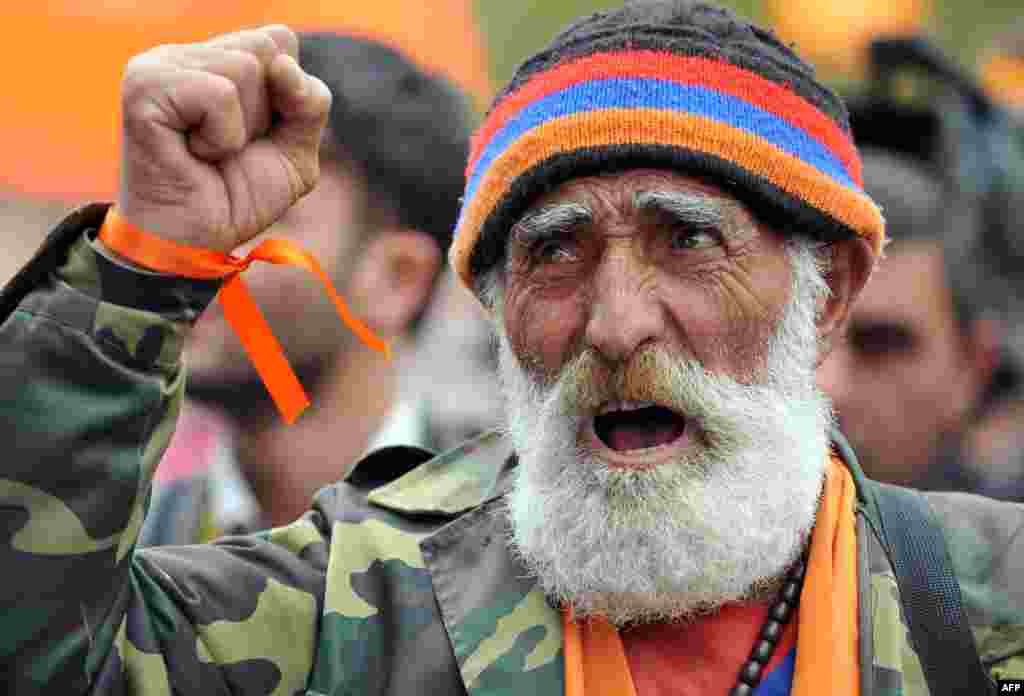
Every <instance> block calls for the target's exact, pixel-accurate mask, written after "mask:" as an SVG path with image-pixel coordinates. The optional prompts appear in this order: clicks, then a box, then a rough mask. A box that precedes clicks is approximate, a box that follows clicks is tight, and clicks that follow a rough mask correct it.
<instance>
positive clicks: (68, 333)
mask: <svg viewBox="0 0 1024 696" xmlns="http://www.w3.org/2000/svg"><path fill="white" fill-rule="evenodd" d="M103 212H104V210H103V208H102V207H96V208H95V209H93V210H91V211H89V210H86V211H85V212H84V213H81V212H80V213H78V214H76V216H73V223H72V227H74V226H75V225H77V226H78V229H70V230H69V229H67V226H68V224H69V223H68V222H65V224H64V225H63V227H64V228H65V229H63V230H61V228H58V230H57V231H56V232H55V233H54V234H53V235H51V238H50V240H49V241H48V242H47V246H46V247H44V249H43V250H41V252H40V253H39V254H38V255H37V257H36V259H34V260H33V261H32V262H31V263H30V264H29V266H28V267H26V269H23V271H22V272H21V273H20V274H19V276H18V277H16V278H15V279H14V281H12V283H11V284H9V285H8V287H7V288H6V289H5V290H4V294H3V296H0V310H2V311H3V313H2V314H0V394H2V395H3V396H2V397H0V442H2V443H4V445H5V447H6V448H7V449H6V452H5V456H3V457H0V567H2V568H4V571H5V572H4V578H3V580H2V581H0V615H2V616H3V617H4V621H3V624H4V628H3V631H2V632H0V692H2V693H12V694H19V695H22V694H24V695H29V694H35V693H46V694H58V693H59V694H81V693H86V692H88V693H92V694H147V695H148V694H171V693H172V692H173V693H204V694H206V693H208V694H227V693H246V694H274V695H284V694H293V693H294V692H296V691H297V690H301V689H302V688H303V685H304V683H305V680H306V679H307V677H308V673H309V670H310V666H311V664H312V660H313V653H314V644H315V640H314V637H315V631H316V623H317V617H318V616H319V610H318V607H319V605H320V604H322V597H323V583H324V574H325V568H326V546H327V544H326V535H325V534H324V533H322V530H323V528H324V526H323V525H322V524H319V523H318V518H317V517H316V515H315V514H314V513H310V515H309V516H308V517H307V518H305V519H303V520H300V521H299V522H296V523H295V524H293V525H291V526H289V527H286V528H283V529H280V530H275V531H272V532H268V533H265V534H263V535H260V536H255V537H251V538H237V539H227V540H224V541H222V542H220V543H218V544H214V545H208V546H195V547H182V548H177V549H174V548H170V549H156V550H150V551H145V552H141V551H140V552H139V553H135V544H136V539H137V536H138V533H139V529H140V525H141V522H142V520H143V517H144V515H145V511H146V508H147V504H148V501H149V496H150V480H151V477H152V474H153V470H154V468H155V467H156V464H157V462H158V461H159V459H160V456H161V454H162V453H163V451H164V449H165V447H166V446H167V443H168V441H169V439H170V436H171V433H172V432H173V429H174V423H175V419H176V416H177V412H178V409H179V405H180V403H181V399H182V394H183V389H184V370H183V368H182V364H181V359H180V353H181V348H182V341H183V338H184V336H185V332H186V331H187V330H188V328H189V326H190V324H191V323H192V322H193V321H194V320H195V319H196V317H197V316H198V315H199V313H200V312H201V311H202V309H203V308H204V307H205V306H206V304H207V303H209V302H210V301H211V300H212V298H213V296H214V294H215V292H216V290H217V286H216V284H215V283H209V282H205V283H204V282H196V281H189V280H185V279H177V278H170V277H167V276H161V275H157V274H147V273H140V272H136V271H133V270H130V269H127V268H124V267H122V266H119V265H118V264H116V263H114V262H112V261H110V260H109V259H107V258H106V257H104V256H103V255H102V254H100V253H98V252H97V251H96V250H95V249H94V248H93V246H92V244H91V243H90V242H89V241H88V238H87V235H85V234H83V233H84V232H86V231H87V229H88V228H89V226H90V223H91V224H92V225H93V226H95V225H98V223H99V221H100V220H101V219H102V214H103ZM12 444H13V449H11V445H12ZM172 685H173V686H172Z"/></svg>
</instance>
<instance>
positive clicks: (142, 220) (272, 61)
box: [118, 26, 331, 252]
mask: <svg viewBox="0 0 1024 696" xmlns="http://www.w3.org/2000/svg"><path fill="white" fill-rule="evenodd" d="M297 56H298V39H297V38H296V36H295V34H293V33H292V32H291V31H290V30H289V29H288V28H287V27H283V26H271V27H264V28H262V29H257V30H251V31H241V32H238V33H234V34H225V35H223V36H219V37H217V38H214V39H212V40H211V41H207V42H205V43H198V44H186V45H172V46H160V47H158V48H154V49H153V50H151V51H148V52H146V53H143V54H142V55H139V56H136V57H135V58H133V59H132V60H131V62H129V64H128V66H127V68H126V69H125V74H124V80H123V83H122V107H123V118H124V123H123V128H124V138H123V145H122V153H121V158H122V161H121V191H120V194H119V197H118V208H119V209H120V213H121V215H122V216H123V217H124V218H125V219H126V220H128V221H129V222H131V223H133V224H135V225H137V226H139V227H142V228H143V229H145V230H147V231H149V232H152V233H154V234H156V235H159V236H161V237H163V238H165V239H170V240H173V241H175V242H180V243H183V244H189V245H192V246H198V247H205V248H208V249H215V250H218V251H225V252H228V251H231V250H233V249H234V248H235V247H237V246H238V245H240V244H242V243H243V242H246V241H248V240H249V239H251V238H253V237H255V236H256V235H257V234H259V233H260V232H262V231H263V230H265V229H266V228H267V227H269V226H270V225H271V224H273V223H274V222H275V221H276V220H277V219H278V218H279V217H280V216H281V215H282V214H283V213H284V212H285V211H286V210H287V209H288V208H289V207H290V206H291V205H292V204H293V203H295V201H297V200H298V199H299V198H301V197H302V196H303V195H305V194H306V193H308V192H309V191H310V190H311V189H312V188H313V186H314V185H315V184H316V180H317V176H318V173H319V146H320V137H321V132H322V130H323V128H324V126H325V124H326V123H327V114H328V110H329V109H330V103H331V94H330V92H329V91H328V89H327V86H326V85H324V84H323V82H321V81H320V80H318V79H317V78H315V77H313V76H311V75H308V74H306V73H305V72H304V71H303V70H302V69H301V68H300V67H299V64H298V62H297V60H296V59H297Z"/></svg>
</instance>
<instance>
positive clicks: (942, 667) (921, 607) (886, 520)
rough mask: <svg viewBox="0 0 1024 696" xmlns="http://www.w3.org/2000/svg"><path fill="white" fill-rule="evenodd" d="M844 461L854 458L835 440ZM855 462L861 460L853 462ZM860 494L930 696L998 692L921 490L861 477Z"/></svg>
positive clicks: (979, 695) (939, 529)
mask: <svg viewBox="0 0 1024 696" xmlns="http://www.w3.org/2000/svg"><path fill="white" fill-rule="evenodd" d="M833 441H834V443H835V444H836V449H837V450H838V451H839V454H840V456H842V457H843V459H845V460H847V461H850V459H848V457H851V458H852V457H853V453H852V451H851V450H850V447H849V445H848V444H847V443H846V442H845V440H842V438H841V436H840V437H838V438H835V437H834V440H833ZM853 461H856V460H855V459H853ZM860 479H861V480H860V482H859V483H860V484H861V493H862V497H863V498H864V499H865V502H866V503H867V504H868V508H869V510H870V509H871V508H874V512H875V513H876V514H875V516H876V517H877V520H878V522H879V529H878V531H879V535H880V537H881V539H880V541H881V543H882V547H883V548H884V549H885V551H886V554H887V555H888V557H889V560H890V562H891V563H892V567H893V571H894V572H895V574H896V584H897V586H898V587H899V591H900V604H901V606H902V610H903V617H904V620H905V621H906V624H907V628H908V629H909V630H910V639H911V641H913V644H914V648H915V650H916V651H917V655H918V657H919V658H920V659H921V667H922V668H923V669H924V676H925V679H926V680H927V682H928V690H929V693H930V694H931V696H945V695H947V694H948V696H956V695H958V694H977V695H978V696H984V695H985V694H995V693H996V686H995V683H994V682H993V681H992V679H991V678H990V677H989V675H988V673H987V672H986V671H985V668H984V667H982V664H981V658H980V657H979V656H978V650H977V647H976V646H975V643H974V638H973V637H972V636H971V634H970V632H969V629H968V623H967V617H966V615H965V614H964V609H963V600H962V598H961V596H960V584H959V582H957V579H956V576H955V575H954V573H953V566H952V561H951V560H950V556H949V550H948V549H947V547H946V538H945V536H944V535H943V533H942V528H941V527H940V526H939V523H938V521H937V520H936V518H935V513H934V512H933V511H932V509H931V506H930V505H929V504H928V501H927V499H925V497H924V496H923V495H921V493H920V492H919V491H916V490H913V489H909V488H901V487H899V486H892V485H889V484H886V483H880V482H878V481H872V480H871V479H867V478H864V477H860Z"/></svg>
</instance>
